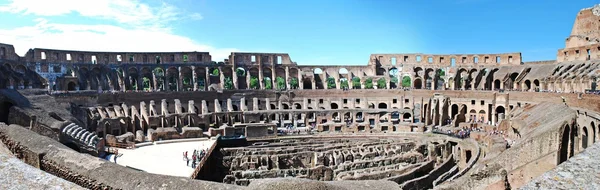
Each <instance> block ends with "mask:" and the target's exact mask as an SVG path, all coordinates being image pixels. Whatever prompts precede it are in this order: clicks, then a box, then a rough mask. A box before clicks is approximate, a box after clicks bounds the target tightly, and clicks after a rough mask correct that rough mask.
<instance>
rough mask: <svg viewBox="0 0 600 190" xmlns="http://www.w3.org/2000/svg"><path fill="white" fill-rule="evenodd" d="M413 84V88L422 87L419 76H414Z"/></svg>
mask: <svg viewBox="0 0 600 190" xmlns="http://www.w3.org/2000/svg"><path fill="white" fill-rule="evenodd" d="M413 84H414V88H415V89H422V88H423V87H422V84H423V82H422V80H421V78H415V80H414V82H413Z"/></svg>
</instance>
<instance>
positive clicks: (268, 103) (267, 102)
mask: <svg viewBox="0 0 600 190" xmlns="http://www.w3.org/2000/svg"><path fill="white" fill-rule="evenodd" d="M265 106H266V107H267V109H266V110H271V100H269V98H265Z"/></svg>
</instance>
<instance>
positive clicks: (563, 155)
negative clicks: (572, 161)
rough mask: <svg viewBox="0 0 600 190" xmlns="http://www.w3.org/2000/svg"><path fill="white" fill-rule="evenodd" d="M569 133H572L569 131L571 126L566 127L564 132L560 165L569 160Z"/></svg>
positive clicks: (560, 149)
mask: <svg viewBox="0 0 600 190" xmlns="http://www.w3.org/2000/svg"><path fill="white" fill-rule="evenodd" d="M569 133H570V129H569V125H566V126H565V129H564V130H563V132H562V134H561V135H562V137H561V140H560V145H559V146H560V147H559V150H558V152H559V155H558V163H557V165H558V164H561V163H563V162H565V161H567V159H568V158H569V157H568V156H569Z"/></svg>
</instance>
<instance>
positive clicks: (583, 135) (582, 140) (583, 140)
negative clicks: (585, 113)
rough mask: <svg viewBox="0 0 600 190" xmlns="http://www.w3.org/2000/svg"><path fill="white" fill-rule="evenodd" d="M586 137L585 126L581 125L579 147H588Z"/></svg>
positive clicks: (587, 134) (586, 130)
mask: <svg viewBox="0 0 600 190" xmlns="http://www.w3.org/2000/svg"><path fill="white" fill-rule="evenodd" d="M588 137H589V133H588V129H587V127H585V126H583V127H581V148H583V149H586V148H587V147H588V140H589V139H588Z"/></svg>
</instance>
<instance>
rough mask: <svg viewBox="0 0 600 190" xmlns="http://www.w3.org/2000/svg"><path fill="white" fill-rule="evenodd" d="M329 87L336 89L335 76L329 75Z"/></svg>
mask: <svg viewBox="0 0 600 190" xmlns="http://www.w3.org/2000/svg"><path fill="white" fill-rule="evenodd" d="M327 88H328V89H334V88H335V78H333V77H329V78H327Z"/></svg>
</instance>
